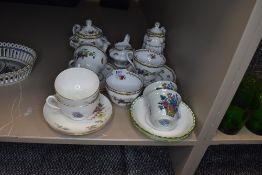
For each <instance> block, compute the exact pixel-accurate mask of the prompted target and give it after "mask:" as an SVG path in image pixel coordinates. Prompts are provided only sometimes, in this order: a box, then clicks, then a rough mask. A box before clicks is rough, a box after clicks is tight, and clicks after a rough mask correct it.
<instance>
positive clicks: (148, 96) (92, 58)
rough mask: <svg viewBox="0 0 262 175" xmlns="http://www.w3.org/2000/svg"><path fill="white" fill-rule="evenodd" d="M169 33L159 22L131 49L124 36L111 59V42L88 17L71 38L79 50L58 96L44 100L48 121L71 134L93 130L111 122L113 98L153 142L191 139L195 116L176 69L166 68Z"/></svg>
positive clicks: (58, 85) (59, 78) (63, 76)
mask: <svg viewBox="0 0 262 175" xmlns="http://www.w3.org/2000/svg"><path fill="white" fill-rule="evenodd" d="M165 33H166V30H165V28H164V27H163V26H162V27H160V23H158V22H156V23H155V25H154V27H153V28H151V29H148V30H147V32H146V34H145V36H144V41H143V45H142V48H141V49H138V50H135V49H133V47H132V46H131V44H130V35H129V34H126V35H125V37H124V39H123V40H122V41H121V42H117V43H115V44H114V46H113V47H112V48H110V49H109V50H108V55H109V59H108V57H107V49H108V47H109V45H110V43H109V42H108V40H107V39H106V37H105V36H104V35H103V32H102V30H101V29H100V28H98V27H96V26H94V25H93V23H92V21H91V20H90V19H88V20H86V25H85V26H83V27H81V26H80V25H79V24H75V25H74V26H73V36H72V37H70V39H69V44H70V46H71V47H73V48H74V49H75V50H74V53H73V59H72V60H70V61H69V63H68V65H69V68H68V69H66V70H64V71H62V72H61V73H60V74H59V75H58V76H57V77H56V79H55V82H54V88H55V92H56V93H55V94H54V95H50V96H48V97H47V98H46V103H45V105H44V108H43V114H44V118H45V120H46V121H47V123H48V124H49V125H50V126H51V127H52V128H53V129H55V130H57V131H59V132H62V133H64V134H68V135H83V134H88V133H92V132H95V131H97V130H98V129H101V128H103V126H104V125H105V124H106V123H107V122H108V121H109V120H110V118H111V115H112V111H113V110H112V104H111V102H110V101H109V99H110V100H111V101H112V102H113V103H114V104H116V105H118V106H130V114H131V115H130V118H131V120H132V121H133V122H132V123H133V124H134V126H135V127H136V128H138V130H140V131H141V132H143V133H144V134H145V135H147V136H149V137H150V138H152V139H155V140H160V141H177V140H179V139H183V138H185V137H187V136H188V135H189V134H190V133H191V132H192V130H193V128H194V125H195V116H194V114H193V112H192V111H191V110H190V108H189V107H188V106H187V105H186V104H185V103H184V102H183V101H182V97H181V96H180V94H179V93H178V92H177V85H176V83H175V80H176V75H175V73H174V71H173V70H172V69H171V68H170V67H168V66H167V65H165V63H166V58H165V56H164V55H163V51H164V47H165ZM111 62H112V63H113V64H111ZM101 91H105V92H106V93H107V96H108V97H107V96H105V95H103V94H102V93H100V92H101ZM140 95H141V96H140Z"/></svg>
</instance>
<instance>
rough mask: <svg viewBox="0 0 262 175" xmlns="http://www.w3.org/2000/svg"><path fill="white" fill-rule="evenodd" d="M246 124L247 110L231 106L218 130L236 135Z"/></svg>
mask: <svg viewBox="0 0 262 175" xmlns="http://www.w3.org/2000/svg"><path fill="white" fill-rule="evenodd" d="M245 122H246V113H245V110H243V109H242V108H240V107H238V106H235V105H230V106H229V107H228V109H227V112H226V114H225V116H224V118H223V120H222V122H221V123H220V125H219V127H218V129H219V130H220V131H221V132H223V133H225V134H229V135H234V134H237V133H238V132H239V130H240V129H241V128H242V127H243V126H244V125H245Z"/></svg>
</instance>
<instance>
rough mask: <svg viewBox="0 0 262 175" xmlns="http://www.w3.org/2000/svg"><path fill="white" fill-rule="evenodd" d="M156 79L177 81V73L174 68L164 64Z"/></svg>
mask: <svg viewBox="0 0 262 175" xmlns="http://www.w3.org/2000/svg"><path fill="white" fill-rule="evenodd" d="M155 81H173V82H176V74H175V71H174V70H173V69H171V68H170V67H168V66H167V65H164V66H163V68H162V70H161V72H160V73H159V74H158V75H157V77H156V79H155Z"/></svg>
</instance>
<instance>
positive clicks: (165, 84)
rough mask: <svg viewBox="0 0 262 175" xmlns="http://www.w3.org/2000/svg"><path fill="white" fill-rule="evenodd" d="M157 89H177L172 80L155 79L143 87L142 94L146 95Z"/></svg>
mask: <svg viewBox="0 0 262 175" xmlns="http://www.w3.org/2000/svg"><path fill="white" fill-rule="evenodd" d="M158 89H169V90H173V91H177V85H176V83H174V82H172V81H157V82H154V83H151V84H150V85H148V86H147V87H146V88H145V89H144V91H143V96H146V95H148V94H149V93H151V92H153V91H155V90H158Z"/></svg>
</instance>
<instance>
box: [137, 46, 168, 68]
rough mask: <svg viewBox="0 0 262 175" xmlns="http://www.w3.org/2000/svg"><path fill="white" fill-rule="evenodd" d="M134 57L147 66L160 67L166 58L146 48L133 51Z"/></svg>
mask: <svg viewBox="0 0 262 175" xmlns="http://www.w3.org/2000/svg"><path fill="white" fill-rule="evenodd" d="M134 59H135V60H136V61H138V62H139V63H141V64H143V65H145V66H149V67H161V66H163V65H164V64H165V62H166V58H165V57H164V56H163V55H160V54H158V53H156V52H154V51H151V50H148V49H139V50H136V51H135V53H134Z"/></svg>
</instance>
